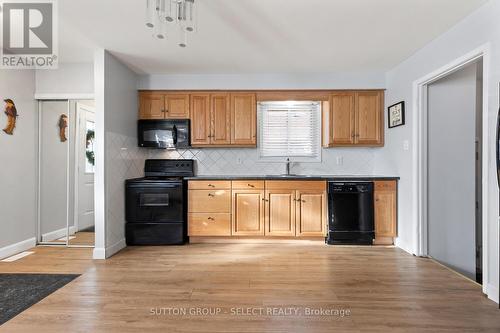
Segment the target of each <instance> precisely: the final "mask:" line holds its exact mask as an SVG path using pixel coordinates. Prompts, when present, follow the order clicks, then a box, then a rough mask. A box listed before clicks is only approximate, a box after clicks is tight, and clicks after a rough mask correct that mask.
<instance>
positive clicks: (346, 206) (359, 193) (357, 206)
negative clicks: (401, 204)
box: [326, 181, 375, 245]
mask: <svg viewBox="0 0 500 333" xmlns="http://www.w3.org/2000/svg"><path fill="white" fill-rule="evenodd" d="M328 212H329V216H328V237H327V239H326V242H327V243H328V244H352V245H371V244H373V238H374V237H375V227H374V220H373V212H374V208H373V183H372V182H337V181H329V182H328Z"/></svg>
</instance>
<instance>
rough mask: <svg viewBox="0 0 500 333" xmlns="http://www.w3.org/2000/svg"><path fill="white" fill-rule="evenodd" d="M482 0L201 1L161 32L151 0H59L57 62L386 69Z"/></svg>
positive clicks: (221, 70) (205, 68) (145, 68)
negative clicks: (147, 20) (103, 58)
mask: <svg viewBox="0 0 500 333" xmlns="http://www.w3.org/2000/svg"><path fill="white" fill-rule="evenodd" d="M485 2H486V0H196V4H197V5H198V17H199V19H198V27H199V28H198V31H197V32H196V34H194V35H192V37H191V38H190V40H189V44H188V47H187V48H185V49H182V48H180V47H178V46H177V41H178V40H177V38H176V35H174V34H173V33H171V36H169V37H168V39H167V40H166V41H160V40H155V39H153V38H152V37H151V30H150V29H148V28H146V27H145V24H144V16H145V4H146V0H64V1H59V17H60V29H59V31H60V33H59V55H60V61H61V62H89V61H92V57H93V51H92V50H93V49H94V48H95V47H102V48H105V49H108V50H109V51H111V52H112V53H113V54H114V55H115V56H117V57H118V58H119V59H121V60H122V61H123V62H125V63H126V64H128V65H129V66H130V67H131V68H132V69H134V70H135V71H136V72H138V73H147V74H179V73H185V74H189V73H197V74H203V73H217V74H230V73H327V72H362V71H363V72H365V71H385V70H388V69H390V68H392V67H394V66H395V65H397V64H398V63H400V62H401V61H403V60H404V59H406V58H407V57H409V56H410V55H411V54H412V53H414V52H415V51H417V50H418V49H419V48H421V47H422V46H424V45H425V44H426V43H428V42H429V41H431V40H432V39H434V38H436V37H437V36H439V35H440V34H442V33H443V32H445V31H446V30H447V29H449V28H450V27H451V26H453V25H454V24H455V23H457V22H458V21H460V19H462V18H463V17H465V16H466V15H467V14H469V13H470V12H471V11H473V10H474V9H476V8H477V7H479V6H480V5H482V4H483V3H485Z"/></svg>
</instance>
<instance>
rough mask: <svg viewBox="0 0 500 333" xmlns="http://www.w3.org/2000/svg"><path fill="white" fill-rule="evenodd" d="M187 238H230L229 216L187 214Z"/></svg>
mask: <svg viewBox="0 0 500 333" xmlns="http://www.w3.org/2000/svg"><path fill="white" fill-rule="evenodd" d="M188 235H189V236H231V214H227V213H189V215H188Z"/></svg>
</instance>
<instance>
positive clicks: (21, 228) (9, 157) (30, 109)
mask: <svg viewBox="0 0 500 333" xmlns="http://www.w3.org/2000/svg"><path fill="white" fill-rule="evenodd" d="M34 92H35V73H34V71H31V70H0V94H1V96H0V98H1V100H0V104H1V113H0V125H1V128H2V129H3V128H4V127H5V124H6V123H7V117H6V116H5V114H4V113H3V110H4V102H3V99H5V98H10V99H12V100H13V101H14V103H15V104H16V109H17V112H18V114H19V117H18V118H17V124H16V128H15V130H14V135H7V134H5V133H4V132H3V131H1V130H0V152H1V156H2V157H1V163H0V184H1V185H0V186H1V191H0V258H1V257H5V256H9V255H11V254H14V253H15V252H18V251H22V250H24V249H26V248H29V247H30V246H33V245H34V242H35V230H36V229H35V218H36V214H35V213H36V139H37V137H36V134H37V132H36V130H35V129H36V103H35V100H34V98H33V94H34ZM26 240H28V241H27V242H25V243H24V245H22V246H21V248H19V247H17V248H13V247H9V248H6V247H8V246H12V245H13V244H16V243H19V242H23V241H26Z"/></svg>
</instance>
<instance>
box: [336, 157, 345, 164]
mask: <svg viewBox="0 0 500 333" xmlns="http://www.w3.org/2000/svg"><path fill="white" fill-rule="evenodd" d="M342 164H344V157H343V156H337V165H342Z"/></svg>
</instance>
